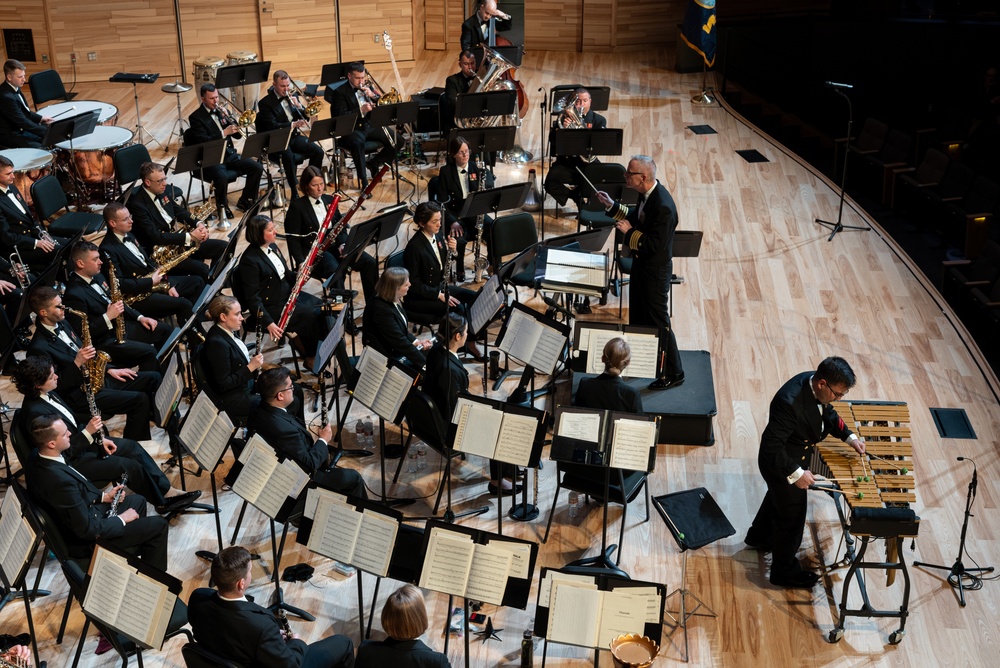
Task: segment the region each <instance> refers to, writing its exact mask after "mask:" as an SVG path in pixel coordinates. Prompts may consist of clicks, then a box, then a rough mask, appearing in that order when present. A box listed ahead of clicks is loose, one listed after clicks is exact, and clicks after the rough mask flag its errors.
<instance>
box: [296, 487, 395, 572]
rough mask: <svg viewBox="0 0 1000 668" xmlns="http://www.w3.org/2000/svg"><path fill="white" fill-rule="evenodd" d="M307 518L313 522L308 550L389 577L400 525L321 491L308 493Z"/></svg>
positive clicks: (332, 494) (333, 493)
mask: <svg viewBox="0 0 1000 668" xmlns="http://www.w3.org/2000/svg"><path fill="white" fill-rule="evenodd" d="M306 494H307V496H306V508H305V516H306V517H308V518H309V519H311V520H312V521H313V526H312V531H311V533H310V534H309V542H308V543H307V547H308V548H309V549H310V550H312V551H313V552H316V553H318V554H322V555H323V556H324V557H329V558H330V559H334V560H336V561H339V562H341V563H345V564H350V565H352V566H356V567H357V568H360V569H361V570H363V571H366V572H368V573H372V574H373V575H378V576H379V577H386V575H388V573H389V561H390V559H391V558H392V550H393V547H394V545H395V543H396V534H397V533H398V532H399V522H398V521H397V520H396V519H395V518H393V517H390V516H387V515H383V514H381V513H379V512H376V511H374V510H372V509H370V508H356V507H355V506H353V505H351V504H349V503H348V502H347V497H345V496H343V495H341V494H337V493H335V492H330V491H328V490H324V489H320V488H310V489H309V490H308V491H307V493H306Z"/></svg>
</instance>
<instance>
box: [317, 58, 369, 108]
mask: <svg viewBox="0 0 1000 668" xmlns="http://www.w3.org/2000/svg"><path fill="white" fill-rule="evenodd" d="M351 62H353V61H351ZM351 62H346V63H328V64H326V65H324V66H323V69H322V71H321V72H320V75H319V85H320V86H326V87H327V89H329V85H330V84H332V83H336V82H338V81H343V80H344V79H346V78H347V66H348V65H350V64H351ZM358 62H359V63H361V64H362V65H364V64H365V61H363V60H359V61H358ZM335 88H336V86H335ZM328 101H329V100H328Z"/></svg>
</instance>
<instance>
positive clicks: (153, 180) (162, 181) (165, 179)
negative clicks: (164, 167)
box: [150, 176, 167, 183]
mask: <svg viewBox="0 0 1000 668" xmlns="http://www.w3.org/2000/svg"><path fill="white" fill-rule="evenodd" d="M166 182H167V177H165V176H164V177H163V178H162V179H150V183H166Z"/></svg>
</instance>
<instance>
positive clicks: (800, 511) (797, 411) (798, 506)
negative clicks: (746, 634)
mask: <svg viewBox="0 0 1000 668" xmlns="http://www.w3.org/2000/svg"><path fill="white" fill-rule="evenodd" d="M855 382H856V378H855V376H854V371H853V369H851V366H850V365H849V364H848V363H847V361H846V360H844V359H843V358H840V357H827V358H826V359H824V360H823V361H822V362H820V364H819V366H818V367H817V368H816V371H806V372H804V373H800V374H798V375H796V376H794V377H792V378H791V379H790V380H789V381H788V382H786V383H785V384H784V385H782V386H781V389H779V390H778V392H777V394H775V395H774V398H773V399H771V406H770V410H769V414H768V420H767V426H766V427H765V428H764V433H763V434H762V435H761V438H760V451H759V452H758V454H757V466H758V467H759V468H760V474H761V475H762V476H763V477H764V483H765V484H766V485H767V493H766V494H765V495H764V500H763V501H762V502H761V504H760V508H759V509H758V510H757V516H756V517H754V520H753V525H752V526H751V527H750V530H749V531H747V537H746V544H747V546H749V547H750V548H752V549H755V550H762V551H771V552H772V560H771V577H770V580H771V584H774V585H778V586H779V587H792V588H804V589H811V588H812V587H813V585H815V584H816V583H817V582H818V581H819V576H818V575H817V574H816V573H814V572H812V571H810V570H806V569H803V568H802V565H801V564H800V563H799V560H798V558H797V557H796V553H797V552H798V550H799V546H800V545H801V544H802V532H803V530H804V529H805V523H806V510H807V501H808V492H807V491H806V490H808V489H809V486H810V485H812V484H813V483H814V482H816V478H815V477H814V476H813V474H812V472H810V471H809V470H808V468H807V467H808V466H809V463H810V461H811V460H812V453H813V446H814V445H815V444H816V443H819V442H820V441H822V440H823V439H824V438H826V437H827V435H829V434H832V435H833V436H836V437H837V438H839V439H840V440H842V441H844V442H846V443H847V444H848V445H850V446H851V447H852V448H854V450H855V451H857V453H858V454H860V455H864V453H865V442H864V440H863V439H861V438H858V436H857V435H856V434H854V432H852V431H851V430H850V428H849V427H848V426H847V425H846V424H844V421H843V419H841V417H840V416H839V415H837V411H835V410H834V409H833V407H832V406H831V405H830V402H833V401H839V400H840V399H843V398H844V395H845V394H847V392H848V390H850V389H851V388H852V387H854V384H855Z"/></svg>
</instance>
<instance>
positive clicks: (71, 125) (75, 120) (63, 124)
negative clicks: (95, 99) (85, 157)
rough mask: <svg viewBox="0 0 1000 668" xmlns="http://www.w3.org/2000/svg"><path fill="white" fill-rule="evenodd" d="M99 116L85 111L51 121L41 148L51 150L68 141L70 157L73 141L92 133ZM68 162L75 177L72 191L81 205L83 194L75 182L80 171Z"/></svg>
mask: <svg viewBox="0 0 1000 668" xmlns="http://www.w3.org/2000/svg"><path fill="white" fill-rule="evenodd" d="M100 114H101V112H100V111H99V110H97V109H94V110H93V111H85V112H83V113H82V114H76V115H75V116H70V117H69V118H62V119H59V120H56V121H52V122H51V123H49V126H48V129H46V130H45V137H44V138H43V139H42V146H45V147H47V148H53V147H54V146H55V145H56V144H59V143H62V142H67V141H68V142H69V152H70V155H72V153H73V140H74V139H79V138H80V137H86V136H87V135H89V134H91V133H93V132H94V128H96V127H97V117H98V116H100ZM70 162H71V163H72V164H73V171H74V172H75V176H76V178H74V179H72V181H73V190H74V191H76V198H77V202H78V203H81V202H82V201H83V194H82V193H81V192H80V190H79V188H78V187H77V181H78V180H80V169H79V167H77V165H76V160H72V159H71V160H70Z"/></svg>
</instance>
